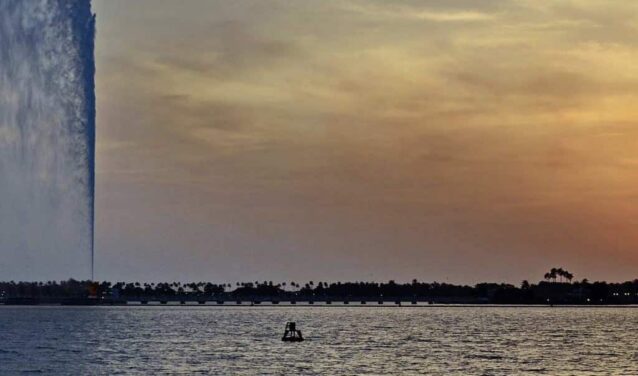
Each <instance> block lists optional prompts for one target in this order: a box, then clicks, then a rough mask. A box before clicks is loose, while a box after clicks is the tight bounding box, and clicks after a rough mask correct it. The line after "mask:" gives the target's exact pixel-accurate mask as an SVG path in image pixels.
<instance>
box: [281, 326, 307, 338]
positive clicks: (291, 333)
mask: <svg viewBox="0 0 638 376" xmlns="http://www.w3.org/2000/svg"><path fill="white" fill-rule="evenodd" d="M281 340H282V341H284V342H302V341H303V336H302V335H301V330H297V325H296V324H295V323H294V322H287V323H286V330H285V331H284V336H283V337H281Z"/></svg>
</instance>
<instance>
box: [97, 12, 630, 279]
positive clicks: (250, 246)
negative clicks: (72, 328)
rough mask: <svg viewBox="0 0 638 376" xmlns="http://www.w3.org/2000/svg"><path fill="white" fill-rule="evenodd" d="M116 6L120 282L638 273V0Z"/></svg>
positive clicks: (112, 244)
mask: <svg viewBox="0 0 638 376" xmlns="http://www.w3.org/2000/svg"><path fill="white" fill-rule="evenodd" d="M151 3H152V4H151ZM96 5H97V13H98V23H99V24H98V27H99V30H100V33H99V38H98V50H97V53H98V99H99V102H98V106H99V107H98V111H99V112H98V113H99V115H98V116H99V119H98V120H99V124H100V134H99V136H100V141H99V144H98V147H99V176H100V177H99V185H98V195H99V196H98V197H99V198H98V225H99V227H100V235H99V238H98V241H99V242H98V246H99V249H100V253H101V256H100V258H101V260H102V262H101V264H102V265H103V266H102V267H101V268H102V269H101V270H102V273H104V274H105V276H114V277H122V278H124V277H128V276H134V275H142V276H144V277H146V278H150V279H153V278H156V279H157V278H159V277H161V276H162V275H170V276H172V277H173V278H175V279H185V278H189V277H191V276H197V277H201V278H202V279H203V278H207V279H211V278H212V279H217V280H220V281H221V280H224V279H233V280H234V279H242V278H252V276H254V277H255V278H258V279H264V278H265V279H277V278H280V277H281V278H305V277H308V278H309V279H324V278H334V279H336V278H339V279H371V278H374V279H387V278H396V279H402V278H405V279H411V278H412V277H417V278H422V279H430V280H431V279H438V280H443V279H449V280H451V281H468V282H471V281H477V280H482V279H498V280H512V281H516V280H518V279H521V278H535V277H538V276H540V275H541V274H542V271H543V270H544V269H545V268H546V267H547V266H548V265H557V264H562V265H565V266H566V267H569V268H570V270H576V271H577V273H578V274H580V275H582V276H588V277H590V278H609V279H617V278H632V277H633V276H634V275H633V274H632V273H633V270H634V269H635V266H636V265H637V264H638V255H637V254H636V252H635V249H636V247H637V246H638V236H637V235H636V234H635V231H633V230H632V229H633V228H634V227H635V223H634V222H635V220H633V219H632V218H636V214H637V213H636V211H637V208H638V206H637V205H636V204H637V202H636V197H637V196H636V194H635V187H636V183H638V174H637V173H636V171H637V170H636V169H635V167H636V165H637V164H638V152H637V151H636V150H638V148H637V146H638V145H637V143H638V141H637V140H638V137H637V136H638V128H636V124H635V112H636V110H635V103H636V99H637V98H636V84H637V83H638V69H637V68H636V67H635V66H634V64H632V61H634V60H635V59H636V58H637V57H638V56H636V55H637V52H638V50H637V49H636V43H635V40H636V38H634V37H635V36H637V35H636V34H637V30H636V28H635V26H634V25H636V14H638V13H637V12H636V10H637V9H636V6H635V5H631V4H627V3H614V4H609V3H608V2H599V1H572V2H568V3H566V2H562V1H561V2H558V1H556V2H553V1H548V2H543V3H542V4H541V3H539V2H537V1H524V0H511V1H498V2H491V1H485V2H480V3H477V2H475V1H455V2H438V1H437V2H434V1H432V2H421V1H419V2H410V1H404V2H393V3H392V4H388V3H387V2H383V1H346V2H344V1H334V2H331V1H326V2H294V3H290V2H279V1H268V2H263V1H254V2H253V1H241V2H208V1H201V2H199V1H192V2H189V3H188V5H187V6H185V5H181V4H176V3H173V2H162V1H159V2H155V1H153V2H144V1H139V2H135V3H129V2H123V1H98V2H97V4H96ZM142 10H143V11H142Z"/></svg>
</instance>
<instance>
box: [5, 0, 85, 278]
mask: <svg viewBox="0 0 638 376" xmlns="http://www.w3.org/2000/svg"><path fill="white" fill-rule="evenodd" d="M94 36H95V15H94V14H92V13H91V4H90V1H87V0H2V1H0V280H8V279H22V280H24V279H32V280H48V279H63V278H70V277H73V278H87V277H90V278H91V279H92V278H93V228H94V219H93V218H94V214H93V212H94V181H95V172H94V171H95V169H94V166H95V162H94V161H95V90H94V86H95V85H94V74H95V62H94V58H93V50H94Z"/></svg>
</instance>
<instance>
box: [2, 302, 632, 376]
mask: <svg viewBox="0 0 638 376" xmlns="http://www.w3.org/2000/svg"><path fill="white" fill-rule="evenodd" d="M286 321H296V322H297V325H298V326H299V327H300V329H302V330H303V332H304V336H305V337H307V340H306V341H305V342H302V343H296V344H291V343H284V342H281V334H282V331H283V328H284V324H285V323H286ZM637 329H638V309H634V308H546V307H539V308H521V307H478V308H477V307H425V308H407V307H403V308H399V307H392V308H390V307H385V308H380V307H375V308H370V307H369V308H356V307H350V308H346V307H330V308H328V307H323V308H322V307H316V308H309V307H290V308H288V307H278V308H275V307H273V308H271V307H259V308H256V307H255V308H241V307H113V308H110V307H86V308H84V307H83V308H75V307H0V338H1V340H0V374H3V375H4V374H12V373H23V372H24V373H26V372H38V373H44V374H56V375H59V374H76V375H77V374H180V373H181V374H246V375H252V374H275V375H280V374H304V375H307V374H328V375H334V374H375V375H377V374H401V375H409V374H414V375H417V374H430V375H468V374H470V375H480V374H485V375H513V374H524V375H527V374H545V375H559V374H566V375H567V374H569V375H581V374H582V375H609V374H618V375H638V343H637V342H636V341H635V334H636V333H637Z"/></svg>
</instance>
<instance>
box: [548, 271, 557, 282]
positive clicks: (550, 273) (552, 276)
mask: <svg viewBox="0 0 638 376" xmlns="http://www.w3.org/2000/svg"><path fill="white" fill-rule="evenodd" d="M557 274H558V269H556V268H552V269H551V270H550V271H549V275H550V278H551V279H553V280H554V282H556V276H557Z"/></svg>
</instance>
